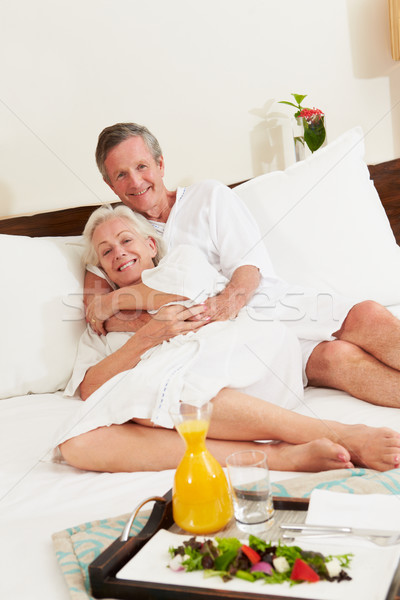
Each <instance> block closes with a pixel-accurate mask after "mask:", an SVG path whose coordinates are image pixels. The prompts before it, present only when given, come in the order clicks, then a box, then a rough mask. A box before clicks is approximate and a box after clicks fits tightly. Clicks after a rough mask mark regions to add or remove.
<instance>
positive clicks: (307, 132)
mask: <svg viewBox="0 0 400 600" xmlns="http://www.w3.org/2000/svg"><path fill="white" fill-rule="evenodd" d="M303 122H304V141H305V143H306V144H307V146H308V147H309V148H310V150H311V152H315V151H316V150H318V148H320V147H321V146H322V144H323V143H324V141H325V138H326V131H325V125H324V118H323V117H322V118H321V119H320V120H319V122H318V123H317V124H311V125H309V124H308V123H307V121H306V119H303Z"/></svg>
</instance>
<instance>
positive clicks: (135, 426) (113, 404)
mask: <svg viewBox="0 0 400 600" xmlns="http://www.w3.org/2000/svg"><path fill="white" fill-rule="evenodd" d="M85 238H86V241H87V245H88V252H87V254H86V256H87V260H91V261H93V250H94V251H95V253H96V262H97V263H98V267H100V268H102V269H103V270H104V273H105V275H106V276H107V277H108V279H109V281H110V283H112V285H113V286H114V287H116V289H115V291H114V292H112V295H113V297H114V298H115V301H116V302H117V303H119V302H122V307H123V308H125V307H127V308H133V309H147V308H148V307H149V305H150V306H151V307H152V308H154V306H155V304H160V303H165V302H170V301H172V303H173V304H172V305H171V306H167V307H164V308H161V309H160V310H159V311H158V312H157V314H156V315H154V316H152V317H151V318H150V320H149V322H148V323H147V324H146V325H144V326H143V327H142V328H141V329H140V330H139V331H138V332H137V333H136V334H131V333H126V332H125V333H118V334H115V333H109V334H107V335H106V336H98V335H96V334H95V333H94V332H93V331H92V330H91V329H90V328H89V327H88V328H87V331H86V332H85V333H84V335H83V336H82V339H81V343H80V347H79V350H78V356H77V361H76V365H75V369H74V372H73V375H72V378H71V381H70V382H69V384H68V386H67V390H66V393H67V394H70V395H72V394H74V393H75V392H76V391H78V390H79V391H80V395H81V397H82V399H84V400H86V401H85V402H84V403H82V405H81V410H79V411H78V413H77V415H75V417H74V422H73V423H71V424H70V425H69V426H68V433H67V434H66V435H65V436H64V439H63V440H62V443H61V444H60V450H61V453H62V455H63V457H64V459H65V460H66V461H67V462H69V463H70V464H71V465H73V466H76V467H79V468H82V469H91V470H102V471H134V470H141V469H143V470H160V469H166V468H173V467H175V466H176V465H177V463H178V461H179V458H180V456H181V453H182V446H181V442H180V440H179V437H178V435H177V434H176V432H175V431H174V430H173V424H172V421H171V419H170V417H169V409H170V408H172V407H173V406H174V404H176V403H177V402H178V401H179V400H178V399H181V400H185V401H189V402H190V403H192V404H195V405H201V404H203V403H204V402H207V401H208V400H209V399H210V398H212V399H213V404H214V411H213V417H212V421H211V425H210V429H209V434H208V435H209V447H210V449H211V451H212V452H213V453H214V454H215V456H216V457H217V459H218V460H220V462H221V463H222V464H225V458H226V456H227V455H228V454H230V453H231V452H232V451H234V450H237V449H240V448H254V447H256V448H259V447H260V444H259V443H255V442H254V440H266V439H268V440H277V442H276V443H264V444H263V446H262V447H263V448H264V449H265V451H266V453H267V456H268V460H269V464H270V467H271V468H272V469H277V470H301V471H313V470H322V469H333V468H339V467H342V468H343V467H351V466H352V465H353V464H363V465H368V466H370V467H372V468H376V469H379V470H386V469H390V468H393V467H394V466H396V465H397V464H398V461H399V455H400V439H399V438H400V436H399V435H398V434H396V433H395V432H392V431H391V430H389V429H375V428H367V427H364V426H347V425H341V424H339V423H335V422H332V421H329V422H326V423H322V422H320V421H318V420H315V419H310V418H308V417H303V416H300V415H297V414H295V413H293V412H291V411H288V410H286V409H284V408H281V407H280V406H277V405H274V404H273V403H271V402H269V401H267V398H271V399H274V396H276V398H277V399H278V401H281V399H282V394H286V395H289V397H290V396H293V395H296V393H300V392H298V390H301V389H302V382H301V376H300V369H299V368H298V369H296V368H293V366H295V362H294V361H295V360H296V356H297V357H298V358H299V353H298V346H297V340H296V339H295V337H294V336H292V335H291V334H290V332H288V331H287V330H286V329H285V328H284V327H283V326H282V325H280V324H279V323H276V324H275V326H274V328H272V327H268V328H267V333H268V334H271V332H274V340H273V342H274V343H270V344H267V345H266V344H265V343H264V338H265V332H263V324H262V323H261V324H260V323H257V321H254V320H252V319H251V318H250V317H249V315H248V314H247V311H241V312H240V314H239V315H238V317H237V318H235V319H234V320H230V321H224V322H215V323H214V322H213V323H208V324H206V325H205V326H203V325H204V321H196V322H193V321H188V320H187V318H188V317H189V316H190V315H191V314H192V312H194V313H196V312H201V310H202V306H201V305H200V306H199V305H196V304H195V305H194V306H193V304H194V303H195V302H197V299H198V297H199V295H201V294H203V297H204V298H206V297H208V296H210V295H212V294H213V293H215V292H217V293H218V292H219V291H222V290H223V289H224V287H225V286H226V285H227V280H226V279H221V276H220V274H218V272H217V271H216V270H215V269H214V268H213V267H211V266H210V265H209V264H208V263H207V261H205V260H204V257H203V256H202V254H201V253H199V252H197V250H195V249H193V248H190V247H185V246H184V247H182V248H181V247H177V248H176V249H174V250H173V251H172V252H171V253H169V254H167V256H166V257H165V258H164V259H162V260H161V261H160V262H158V261H159V258H160V245H159V240H158V239H157V234H155V233H154V230H153V229H152V227H151V226H150V225H149V224H148V223H147V221H146V220H145V219H143V218H140V217H139V216H137V215H134V213H133V212H132V211H130V210H129V209H127V208H126V207H119V208H117V209H115V210H113V209H112V208H111V207H108V208H107V207H104V208H101V209H99V210H97V211H95V213H94V214H93V215H92V217H91V218H90V219H89V222H88V224H87V226H86V228H85ZM155 263H158V265H157V266H155ZM164 286H167V287H168V289H167V290H166V291H165V290H164ZM126 290H128V291H127V292H126ZM121 292H123V293H121ZM183 298H185V299H183ZM194 299H195V300H194ZM177 302H178V303H179V304H177ZM184 304H186V306H184ZM187 306H189V307H191V308H187ZM163 311H164V316H162V313H163ZM171 311H172V315H171V314H169V313H171ZM165 312H167V316H165ZM182 325H184V327H183V328H181V326H182ZM189 330H190V331H191V332H192V333H187V332H188V331H189ZM177 333H178V335H177V336H176V334H177ZM181 333H186V335H180V334H181ZM271 342H272V340H271ZM260 358H261V360H260ZM265 365H268V366H269V369H266V368H265ZM216 366H217V367H216ZM267 372H268V373H269V374H268V375H267V374H266V373H267ZM260 382H261V386H259V383H260ZM257 386H258V389H259V391H260V392H261V394H262V393H264V397H254V396H251V395H249V393H246V392H248V391H249V390H250V389H252V390H254V389H256V388H257ZM294 390H297V392H296V391H294Z"/></svg>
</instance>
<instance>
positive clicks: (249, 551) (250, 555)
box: [240, 544, 261, 565]
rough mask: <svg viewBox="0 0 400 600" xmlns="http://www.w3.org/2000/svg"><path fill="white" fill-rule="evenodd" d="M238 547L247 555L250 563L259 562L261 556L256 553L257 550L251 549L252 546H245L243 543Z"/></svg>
mask: <svg viewBox="0 0 400 600" xmlns="http://www.w3.org/2000/svg"><path fill="white" fill-rule="evenodd" d="M240 549H241V551H242V552H243V554H245V555H246V556H247V558H248V559H249V561H250V562H251V564H252V565H255V564H256V563H258V562H260V560H261V556H260V555H259V554H258V552H256V551H255V550H253V548H250V546H246V544H243V545H242V546H241V547H240Z"/></svg>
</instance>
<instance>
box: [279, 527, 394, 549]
mask: <svg viewBox="0 0 400 600" xmlns="http://www.w3.org/2000/svg"><path fill="white" fill-rule="evenodd" d="M280 527H281V529H283V530H284V531H286V532H288V533H284V534H283V535H282V539H284V540H288V539H294V538H295V537H296V536H298V535H301V536H304V537H312V538H315V537H339V536H346V535H352V536H355V537H361V538H364V539H367V540H369V541H370V542H373V543H374V544H376V545H378V546H394V545H396V544H399V543H400V532H399V531H388V530H384V529H361V528H357V527H337V526H335V525H307V524H305V523H304V524H300V525H296V524H292V523H282V524H281V525H280ZM289 532H290V533H289Z"/></svg>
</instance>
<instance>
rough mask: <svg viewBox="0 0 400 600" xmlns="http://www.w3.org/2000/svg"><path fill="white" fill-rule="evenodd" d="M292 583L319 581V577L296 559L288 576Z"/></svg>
mask: <svg viewBox="0 0 400 600" xmlns="http://www.w3.org/2000/svg"><path fill="white" fill-rule="evenodd" d="M290 579H291V580H292V581H309V582H311V583H313V582H315V581H319V575H318V573H316V572H315V571H314V569H313V568H311V567H310V565H308V564H307V563H306V562H304V560H302V559H301V558H296V560H295V563H294V565H293V569H292V572H291V574H290Z"/></svg>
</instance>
